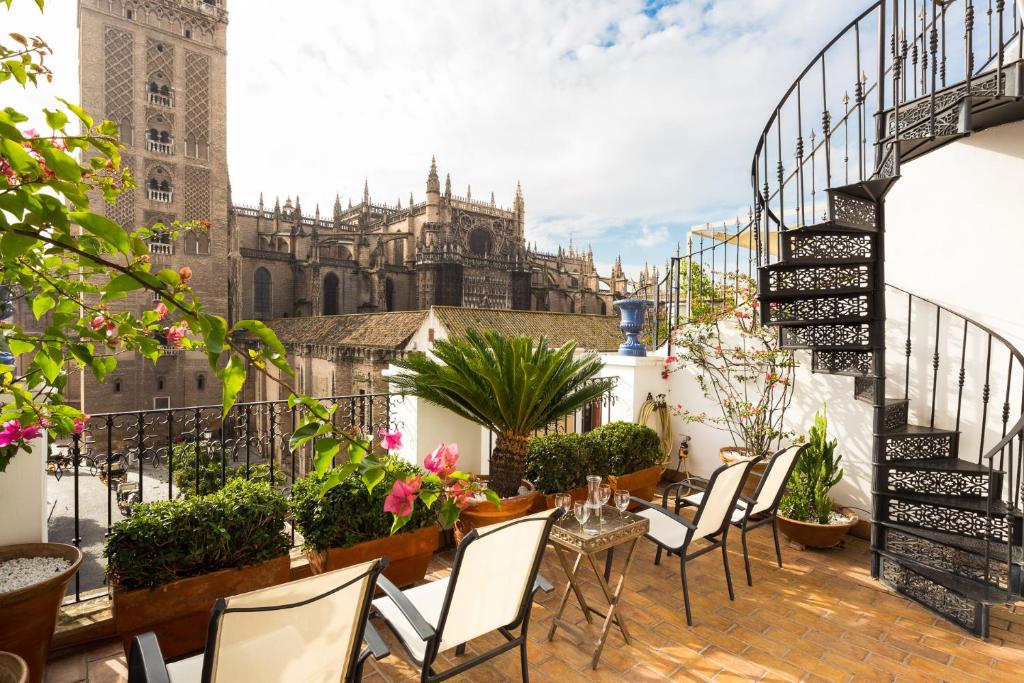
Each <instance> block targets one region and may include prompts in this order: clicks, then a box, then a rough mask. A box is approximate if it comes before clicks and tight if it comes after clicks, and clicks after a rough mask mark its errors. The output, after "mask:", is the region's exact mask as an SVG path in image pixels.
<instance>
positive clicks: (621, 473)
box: [585, 422, 665, 500]
mask: <svg viewBox="0 0 1024 683" xmlns="http://www.w3.org/2000/svg"><path fill="white" fill-rule="evenodd" d="M585 438H586V439H587V441H588V442H590V444H591V450H592V452H593V453H594V454H595V457H600V458H603V459H604V460H605V462H606V463H607V466H606V467H605V468H604V469H607V470H608V482H609V484H610V485H611V487H612V490H617V489H625V490H626V491H629V492H630V493H631V494H632V495H634V496H637V497H639V498H644V499H647V500H650V498H651V496H653V495H654V489H655V488H656V487H657V485H658V482H659V481H660V480H661V474H662V472H664V470H665V453H664V451H663V449H662V442H661V438H660V437H659V436H658V433H657V432H655V431H654V430H653V429H651V428H650V427H648V426H646V425H641V424H636V423H633V422H609V423H608V424H604V425H601V426H600V427H598V428H597V429H595V430H593V431H592V432H589V433H588V434H587V435H586V437H585ZM595 474H601V472H600V471H596V472H595Z"/></svg>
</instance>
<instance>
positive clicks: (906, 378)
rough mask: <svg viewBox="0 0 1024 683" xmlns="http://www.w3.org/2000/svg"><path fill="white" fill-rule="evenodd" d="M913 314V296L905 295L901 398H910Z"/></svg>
mask: <svg viewBox="0 0 1024 683" xmlns="http://www.w3.org/2000/svg"><path fill="white" fill-rule="evenodd" d="M913 313H914V295H913V294H909V293H908V294H907V341H906V344H905V345H904V353H905V354H906V357H907V362H906V369H905V370H904V373H903V398H907V399H909V398H910V353H911V348H912V345H911V342H910V328H911V326H912V324H913Z"/></svg>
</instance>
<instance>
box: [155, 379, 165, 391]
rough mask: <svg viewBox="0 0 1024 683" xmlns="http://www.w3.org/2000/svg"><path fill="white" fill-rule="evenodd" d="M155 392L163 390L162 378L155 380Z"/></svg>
mask: <svg viewBox="0 0 1024 683" xmlns="http://www.w3.org/2000/svg"><path fill="white" fill-rule="evenodd" d="M156 390H157V391H163V390H164V378H163V377H157V378H156Z"/></svg>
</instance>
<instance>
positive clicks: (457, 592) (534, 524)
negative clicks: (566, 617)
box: [373, 509, 561, 682]
mask: <svg viewBox="0 0 1024 683" xmlns="http://www.w3.org/2000/svg"><path fill="white" fill-rule="evenodd" d="M560 514H561V511H560V510H558V509H555V510H549V511H545V512H541V513H538V514H535V515H530V516H528V517H522V518H520V519H516V520H513V521H511V522H505V523H502V524H495V525H493V526H489V527H485V528H483V529H474V530H473V531H471V532H469V533H468V534H467V535H466V536H465V537H464V538H463V539H462V542H461V543H460V544H459V547H458V549H457V550H456V551H455V560H454V562H453V564H452V572H451V575H450V576H449V577H448V578H445V579H441V580H439V581H432V582H431V583H428V584H424V585H422V586H416V587H415V588H410V589H408V590H405V591H401V590H399V589H398V588H396V587H395V585H394V584H392V583H391V582H390V581H388V580H387V579H385V578H384V577H381V579H380V582H379V585H380V587H381V588H382V589H383V590H384V592H385V593H386V595H385V597H382V598H378V599H377V600H374V601H373V609H374V611H375V612H376V613H378V614H379V615H380V616H381V617H383V618H384V620H385V621H387V624H388V626H389V627H390V628H391V630H392V631H394V633H395V635H396V636H398V639H399V641H401V643H402V645H403V646H404V647H405V649H406V651H408V653H409V655H410V656H411V657H412V659H413V660H414V661H415V662H416V663H417V664H418V665H419V666H420V680H421V681H430V682H433V681H443V680H445V679H447V678H451V677H452V676H455V675H458V674H460V673H462V672H464V671H466V670H467V669H470V668H472V667H474V666H476V665H477V664H480V663H482V662H484V661H487V660H488V659H491V658H492V657H495V656H497V655H499V654H501V653H503V652H507V651H508V650H512V649H514V648H516V647H518V648H519V652H520V663H521V666H522V675H523V681H529V671H528V669H527V660H526V630H527V627H528V625H529V620H530V607H531V605H532V604H533V596H534V594H535V593H536V592H537V590H545V591H549V590H551V585H550V584H548V582H547V581H545V580H544V579H543V577H540V576H538V573H537V572H538V570H539V569H540V561H541V556H542V555H543V553H544V546H545V543H546V542H547V538H548V533H549V532H550V531H551V525H552V524H553V523H554V521H555V519H556V518H557V517H558V516H559V515H560ZM515 628H519V635H513V633H512V629H515ZM492 631H498V632H499V633H501V635H503V636H504V637H505V639H506V641H507V642H505V643H502V644H501V645H499V646H498V647H495V648H494V649H492V650H488V651H487V652H484V653H482V654H479V655H477V656H476V657H473V658H472V659H470V660H469V661H466V662H462V663H460V664H458V665H456V666H454V667H452V668H450V669H448V670H446V671H442V672H440V673H438V672H436V671H435V670H434V668H433V663H434V660H435V658H436V657H437V656H438V654H440V653H442V652H446V651H448V650H451V649H453V648H454V649H455V654H456V655H462V654H464V652H465V645H466V643H467V642H469V641H470V640H473V639H474V638H478V637H479V636H482V635H485V634H487V633H490V632H492Z"/></svg>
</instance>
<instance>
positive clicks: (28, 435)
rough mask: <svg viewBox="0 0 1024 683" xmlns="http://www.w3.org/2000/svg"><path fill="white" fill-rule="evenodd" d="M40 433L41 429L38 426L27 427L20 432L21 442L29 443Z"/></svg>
mask: <svg viewBox="0 0 1024 683" xmlns="http://www.w3.org/2000/svg"><path fill="white" fill-rule="evenodd" d="M42 433H43V431H42V428H41V427H40V426H39V425H29V426H28V427H25V428H24V429H22V430H21V439H22V440H23V441H31V440H32V439H38V438H39V437H40V435H41V434H42Z"/></svg>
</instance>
